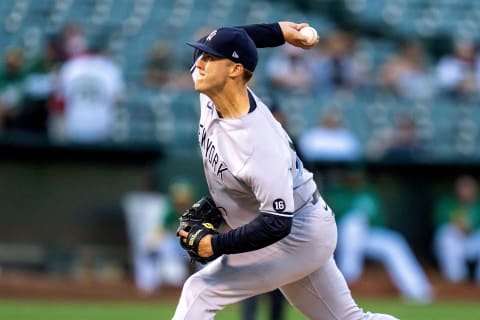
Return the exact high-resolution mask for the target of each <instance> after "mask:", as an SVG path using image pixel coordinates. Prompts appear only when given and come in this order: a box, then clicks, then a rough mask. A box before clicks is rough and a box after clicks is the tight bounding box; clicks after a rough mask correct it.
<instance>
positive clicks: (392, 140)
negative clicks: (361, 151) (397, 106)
mask: <svg viewBox="0 0 480 320" xmlns="http://www.w3.org/2000/svg"><path fill="white" fill-rule="evenodd" d="M367 149H368V151H367V154H368V156H369V157H370V158H372V159H382V160H384V161H417V160H422V159H425V158H426V157H428V155H429V152H428V149H427V145H426V144H425V143H424V141H422V139H420V137H419V136H418V130H417V125H416V123H415V120H414V119H413V118H412V117H411V116H409V115H407V114H404V113H398V114H397V115H396V117H395V119H394V124H393V128H388V129H386V130H385V131H383V132H382V134H381V135H379V136H377V137H376V139H373V140H372V141H370V142H369V145H368V147H367Z"/></svg>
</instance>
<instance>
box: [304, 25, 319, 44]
mask: <svg viewBox="0 0 480 320" xmlns="http://www.w3.org/2000/svg"><path fill="white" fill-rule="evenodd" d="M300 33H301V34H303V35H304V36H306V37H307V40H304V41H302V44H303V45H305V46H309V45H312V44H314V43H315V41H316V40H317V37H318V33H317V30H315V28H312V27H305V28H303V29H301V30H300Z"/></svg>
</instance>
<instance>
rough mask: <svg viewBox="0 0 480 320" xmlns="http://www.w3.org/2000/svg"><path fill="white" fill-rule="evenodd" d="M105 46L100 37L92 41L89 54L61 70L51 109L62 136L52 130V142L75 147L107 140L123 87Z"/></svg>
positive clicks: (79, 57) (78, 57)
mask: <svg viewBox="0 0 480 320" xmlns="http://www.w3.org/2000/svg"><path fill="white" fill-rule="evenodd" d="M105 42H106V41H105V39H103V38H102V37H98V38H95V39H93V40H92V43H91V46H90V50H89V52H88V54H83V55H79V56H76V57H74V58H72V59H70V60H68V61H67V62H66V63H65V64H64V65H63V66H62V67H61V69H60V72H59V76H58V80H57V88H56V102H55V105H54V107H53V108H52V109H53V110H54V112H55V116H56V117H57V124H58V122H59V121H58V119H60V122H61V123H62V125H63V126H64V128H63V130H64V132H62V131H61V130H59V131H55V130H52V132H53V134H52V138H54V139H58V140H63V139H66V140H67V141H69V142H78V143H94V142H105V141H109V140H110V138H111V129H112V128H111V127H112V125H113V121H114V120H115V114H116V108H117V107H119V105H120V102H121V101H122V99H123V95H124V90H125V88H124V86H125V84H124V79H123V73H122V70H121V69H120V67H119V66H118V65H117V64H116V63H115V62H114V61H113V60H112V59H111V58H110V56H109V55H108V53H107V52H106V51H105V47H104V45H105Z"/></svg>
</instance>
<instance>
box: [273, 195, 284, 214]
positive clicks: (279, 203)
mask: <svg viewBox="0 0 480 320" xmlns="http://www.w3.org/2000/svg"><path fill="white" fill-rule="evenodd" d="M286 208H287V205H286V204H285V200H283V199H280V198H279V199H275V200H273V210H275V211H276V212H283V211H285V209H286Z"/></svg>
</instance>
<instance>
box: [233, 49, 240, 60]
mask: <svg viewBox="0 0 480 320" xmlns="http://www.w3.org/2000/svg"><path fill="white" fill-rule="evenodd" d="M232 57H234V58H236V59H238V58H240V56H239V55H238V53H237V51H233V53H232Z"/></svg>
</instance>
